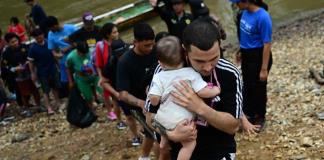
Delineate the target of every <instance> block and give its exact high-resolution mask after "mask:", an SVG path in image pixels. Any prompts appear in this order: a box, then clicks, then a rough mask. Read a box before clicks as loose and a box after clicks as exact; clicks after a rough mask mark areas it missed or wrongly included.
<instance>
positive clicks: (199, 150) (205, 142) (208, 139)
mask: <svg viewBox="0 0 324 160" xmlns="http://www.w3.org/2000/svg"><path fill="white" fill-rule="evenodd" d="M214 69H215V74H216V75H215V76H214V75H213V74H212V75H210V76H207V77H203V79H204V80H205V81H206V82H212V83H213V84H214V85H217V81H218V82H219V83H218V84H219V85H220V86H218V87H220V88H221V93H220V94H219V95H218V96H216V97H215V98H213V99H204V101H205V103H206V104H208V105H209V106H210V107H212V108H213V109H215V110H217V111H221V112H227V113H229V114H231V115H232V116H233V117H235V118H236V119H239V118H240V117H241V114H242V103H243V97H242V85H243V83H242V80H241V74H240V71H239V70H238V69H237V68H236V67H235V66H234V65H233V64H232V63H231V62H229V61H227V60H225V59H220V60H219V61H218V63H217V65H216V66H215V68H214ZM161 71H162V69H161V67H160V66H157V68H156V70H155V73H159V72H161ZM145 107H146V110H147V111H149V112H152V113H155V112H156V111H157V109H156V108H155V107H154V106H152V105H150V102H149V100H148V98H147V100H146V105H145ZM197 129H198V136H197V146H196V148H195V151H194V153H193V155H192V158H191V159H211V158H212V157H215V155H217V154H219V153H235V152H236V142H235V139H234V135H229V134H227V133H225V132H223V131H221V130H218V129H216V128H214V127H213V126H211V125H207V126H199V125H197ZM180 148H181V145H178V146H177V145H172V152H176V154H172V155H177V153H178V149H180ZM195 157H196V158H195ZM202 157H203V158H202Z"/></svg>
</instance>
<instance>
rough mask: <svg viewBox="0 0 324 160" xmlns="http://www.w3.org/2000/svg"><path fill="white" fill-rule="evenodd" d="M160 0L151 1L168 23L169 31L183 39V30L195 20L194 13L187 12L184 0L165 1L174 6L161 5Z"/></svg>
mask: <svg viewBox="0 0 324 160" xmlns="http://www.w3.org/2000/svg"><path fill="white" fill-rule="evenodd" d="M160 2H161V1H160V0H150V3H151V5H152V7H153V8H154V10H155V11H156V12H157V13H158V14H159V15H160V17H161V19H162V20H163V21H164V22H165V23H166V25H167V27H168V31H169V33H170V34H171V35H173V36H176V37H178V38H179V39H182V32H183V30H184V29H185V28H186V26H187V25H189V24H190V23H191V21H192V20H193V17H192V15H191V14H190V13H187V12H185V2H184V0H171V1H170V2H165V4H168V3H171V6H172V7H167V6H164V7H160V5H159V3H160ZM170 8H171V9H170Z"/></svg>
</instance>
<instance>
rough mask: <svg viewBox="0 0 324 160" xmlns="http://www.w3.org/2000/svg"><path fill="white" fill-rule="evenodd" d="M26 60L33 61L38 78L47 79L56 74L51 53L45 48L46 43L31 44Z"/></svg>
mask: <svg viewBox="0 0 324 160" xmlns="http://www.w3.org/2000/svg"><path fill="white" fill-rule="evenodd" d="M28 59H29V60H31V61H33V64H34V65H35V66H36V68H37V75H38V77H48V76H50V75H54V74H55V73H56V72H57V70H56V66H55V59H54V56H53V54H52V51H51V50H49V49H48V48H47V42H46V41H45V43H44V44H38V43H35V42H34V43H32V44H31V46H30V48H29V52H28Z"/></svg>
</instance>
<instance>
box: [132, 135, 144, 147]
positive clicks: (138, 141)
mask: <svg viewBox="0 0 324 160" xmlns="http://www.w3.org/2000/svg"><path fill="white" fill-rule="evenodd" d="M141 144H142V140H141V138H140V137H134V138H133V139H132V146H139V145H141Z"/></svg>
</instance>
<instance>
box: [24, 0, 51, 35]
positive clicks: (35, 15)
mask: <svg viewBox="0 0 324 160" xmlns="http://www.w3.org/2000/svg"><path fill="white" fill-rule="evenodd" d="M25 3H26V4H27V5H29V6H30V7H31V11H30V13H29V14H27V15H26V16H25V17H26V20H27V24H28V25H29V26H28V27H29V28H30V31H32V30H34V29H35V28H40V29H41V30H42V31H43V33H44V34H45V38H47V36H48V32H49V29H48V26H47V23H46V20H47V15H46V13H45V11H44V9H43V7H42V6H41V5H40V4H39V3H38V2H37V0H25Z"/></svg>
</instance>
